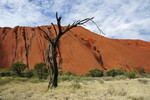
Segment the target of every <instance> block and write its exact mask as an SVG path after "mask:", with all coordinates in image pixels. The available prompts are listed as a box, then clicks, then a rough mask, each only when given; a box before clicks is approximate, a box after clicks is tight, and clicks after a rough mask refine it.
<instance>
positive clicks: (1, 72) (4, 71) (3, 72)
mask: <svg viewBox="0 0 150 100" xmlns="http://www.w3.org/2000/svg"><path fill="white" fill-rule="evenodd" d="M4 76H13V72H12V71H11V70H9V69H5V68H0V77H4Z"/></svg>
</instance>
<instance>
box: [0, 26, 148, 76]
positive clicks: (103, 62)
mask: <svg viewBox="0 0 150 100" xmlns="http://www.w3.org/2000/svg"><path fill="white" fill-rule="evenodd" d="M41 28H42V29H43V30H45V31H46V29H45V26H41ZM49 28H50V29H49V30H50V31H51V32H52V33H54V30H53V29H52V28H51V26H49ZM46 48H47V40H46V39H45V38H44V34H43V33H42V31H40V30H39V29H38V28H37V27H34V28H31V27H19V26H17V27H15V28H9V27H5V28H0V67H1V68H8V67H9V66H10V65H11V63H13V62H17V61H22V62H24V63H26V64H28V66H29V68H33V66H34V65H35V64H36V63H39V62H45V51H46ZM60 51H61V54H62V58H63V62H62V66H61V67H62V69H63V70H64V71H67V70H70V71H72V72H74V73H76V74H84V73H86V72H88V71H89V70H90V69H94V68H99V69H102V70H107V69H112V68H118V67H123V68H124V69H126V70H132V69H137V68H141V67H143V68H145V70H146V72H148V73H150V61H149V60H150V42H145V41H142V40H120V39H109V38H105V37H103V36H100V35H97V34H94V33H92V32H90V31H88V30H87V29H84V28H83V27H76V28H74V29H72V30H71V31H69V32H67V33H66V34H65V35H64V36H63V37H62V38H61V40H60Z"/></svg>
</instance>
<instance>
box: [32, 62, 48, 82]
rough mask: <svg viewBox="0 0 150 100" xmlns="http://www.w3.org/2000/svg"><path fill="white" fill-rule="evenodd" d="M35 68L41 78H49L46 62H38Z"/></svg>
mask: <svg viewBox="0 0 150 100" xmlns="http://www.w3.org/2000/svg"><path fill="white" fill-rule="evenodd" d="M34 70H35V73H36V75H37V76H38V78H39V79H43V78H47V75H48V70H47V68H46V63H37V64H36V65H35V66H34Z"/></svg>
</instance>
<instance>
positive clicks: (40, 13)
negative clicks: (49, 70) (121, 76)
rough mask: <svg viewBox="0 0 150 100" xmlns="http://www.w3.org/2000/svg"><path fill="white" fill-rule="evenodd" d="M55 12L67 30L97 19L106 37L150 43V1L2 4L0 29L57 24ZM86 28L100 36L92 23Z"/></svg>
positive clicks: (0, 0) (22, 0)
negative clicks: (69, 26) (60, 17)
mask: <svg viewBox="0 0 150 100" xmlns="http://www.w3.org/2000/svg"><path fill="white" fill-rule="evenodd" d="M56 12H58V13H59V15H61V16H62V22H61V23H62V25H64V26H65V25H68V24H71V23H73V22H74V21H77V20H80V19H84V18H87V17H88V18H89V17H94V21H95V22H96V23H97V25H98V26H99V27H100V28H101V30H103V32H104V33H105V34H106V35H104V36H105V37H108V38H115V39H142V40H145V41H150V0H0V27H15V26H18V25H19V26H31V27H35V26H41V25H50V24H51V23H54V24H55V23H56V19H55V13H56ZM83 27H85V28H87V29H89V30H90V31H92V32H95V33H97V34H99V30H98V29H97V27H96V26H95V25H94V24H93V23H92V22H88V23H86V24H85V25H84V26H83Z"/></svg>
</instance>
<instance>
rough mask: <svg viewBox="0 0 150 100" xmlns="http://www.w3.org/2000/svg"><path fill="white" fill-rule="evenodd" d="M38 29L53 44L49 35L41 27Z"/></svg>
mask: <svg viewBox="0 0 150 100" xmlns="http://www.w3.org/2000/svg"><path fill="white" fill-rule="evenodd" d="M38 29H40V30H41V31H42V32H43V33H44V34H45V35H44V37H45V38H46V39H47V40H48V41H50V42H51V43H52V44H53V41H52V39H51V38H50V37H49V35H48V34H47V33H46V32H45V31H44V30H43V29H42V28H40V27H39V26H38Z"/></svg>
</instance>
